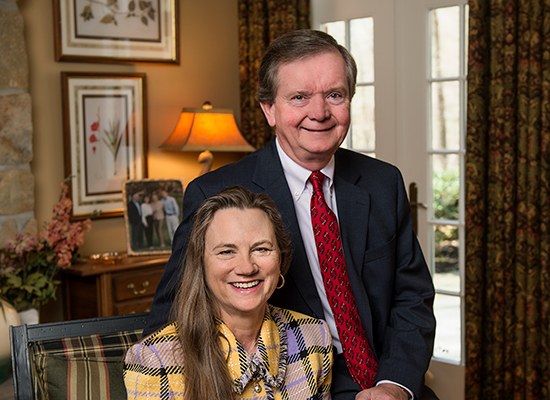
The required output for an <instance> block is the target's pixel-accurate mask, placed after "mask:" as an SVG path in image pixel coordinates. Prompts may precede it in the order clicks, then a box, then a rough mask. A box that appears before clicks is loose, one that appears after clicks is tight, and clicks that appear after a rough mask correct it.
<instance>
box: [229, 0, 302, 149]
mask: <svg viewBox="0 0 550 400" xmlns="http://www.w3.org/2000/svg"><path fill="white" fill-rule="evenodd" d="M309 27H310V13H309V0H239V74H240V88H241V132H242V134H243V136H244V137H245V138H246V140H247V141H248V143H250V144H251V145H252V146H254V147H255V148H256V149H259V148H262V147H264V146H265V145H266V144H267V143H268V142H269V140H270V139H271V138H272V137H273V132H272V129H271V127H270V126H269V124H268V123H267V121H266V120H265V117H264V115H263V112H262V110H261V108H260V105H259V103H258V102H257V101H256V98H255V97H256V89H257V87H258V78H257V74H258V68H259V67H260V61H261V59H262V54H263V52H264V50H265V49H266V47H267V46H268V45H269V44H270V43H271V42H272V41H273V39H275V38H276V37H278V36H280V35H282V34H283V33H286V32H290V31H293V30H297V29H307V28H309Z"/></svg>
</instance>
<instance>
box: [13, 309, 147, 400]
mask: <svg viewBox="0 0 550 400" xmlns="http://www.w3.org/2000/svg"><path fill="white" fill-rule="evenodd" d="M148 315H149V314H148V313H144V314H129V315H122V316H116V317H104V318H92V319H86V320H75V321H66V322H58V323H48V324H37V325H22V326H16V327H13V326H12V327H10V340H11V354H12V368H13V383H14V389H15V399H16V400H18V399H20V400H34V399H50V400H64V399H93V398H97V399H125V398H126V390H125V387H124V382H123V380H122V361H123V359H124V355H125V353H126V350H127V349H128V348H129V347H130V346H132V344H134V343H135V342H137V341H138V340H139V339H141V333H142V331H143V328H144V327H145V325H146V324H147V317H148Z"/></svg>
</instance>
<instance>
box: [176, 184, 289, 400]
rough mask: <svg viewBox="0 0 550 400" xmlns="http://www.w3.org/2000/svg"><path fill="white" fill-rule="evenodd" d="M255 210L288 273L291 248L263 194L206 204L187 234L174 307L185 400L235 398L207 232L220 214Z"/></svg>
mask: <svg viewBox="0 0 550 400" xmlns="http://www.w3.org/2000/svg"><path fill="white" fill-rule="evenodd" d="M229 208H237V209H241V210H248V209H259V210H262V211H264V212H265V213H266V214H267V216H268V217H269V219H270V221H271V223H272V226H273V230H274V232H275V238H276V240H277V245H278V247H279V251H280V257H281V273H282V274H285V273H286V272H287V271H288V268H289V267H290V260H291V257H292V243H291V241H290V238H289V236H288V235H287V233H286V230H285V227H284V224H283V221H282V219H281V215H280V214H279V212H278V210H277V207H276V205H275V203H274V201H273V200H272V199H271V198H270V197H269V196H267V195H266V194H258V193H252V192H250V191H248V190H247V189H245V188H243V187H240V186H231V187H229V188H227V189H224V190H222V191H221V192H219V193H218V194H217V195H215V196H213V197H210V198H208V199H206V200H205V201H204V202H203V203H202V204H201V205H200V207H199V208H198V210H197V213H196V215H195V222H194V224H193V228H192V229H191V233H190V234H189V244H188V247H187V255H186V259H185V271H184V273H183V279H182V282H181V285H180V287H179V290H178V293H177V295H176V299H175V301H174V304H173V308H172V314H173V316H174V318H175V320H176V321H177V323H178V326H179V340H180V342H181V345H182V349H183V360H184V382H185V396H184V397H185V399H186V400H204V399H218V400H222V399H223V400H229V399H231V398H233V390H232V387H233V384H232V381H231V378H230V375H229V371H228V367H227V361H226V358H225V357H224V354H223V351H222V347H221V344H220V337H221V334H220V333H219V330H218V326H217V324H216V316H217V315H216V310H215V306H214V301H215V299H214V297H213V294H212V292H211V290H210V288H209V287H208V285H207V284H206V273H205V263H204V253H205V237H206V231H207V229H208V227H209V226H210V223H211V222H212V219H213V218H214V214H216V212H218V211H219V210H225V209H229Z"/></svg>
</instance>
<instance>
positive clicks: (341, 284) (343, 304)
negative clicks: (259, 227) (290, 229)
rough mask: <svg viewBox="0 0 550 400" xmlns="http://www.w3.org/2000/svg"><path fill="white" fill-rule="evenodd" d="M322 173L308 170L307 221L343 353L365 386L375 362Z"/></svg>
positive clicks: (358, 380)
mask: <svg viewBox="0 0 550 400" xmlns="http://www.w3.org/2000/svg"><path fill="white" fill-rule="evenodd" d="M324 179H325V176H324V175H323V174H322V173H321V172H319V171H316V172H312V173H311V176H310V177H309V181H310V182H311V184H312V185H313V195H312V196H311V223H312V225H313V233H314V234H315V243H316V244H317V254H318V255H319V264H320V266H321V274H322V276H323V283H324V284H325V290H326V293H327V298H328V302H329V304H330V308H331V309H332V312H333V314H334V320H335V322H336V328H337V329H338V335H339V336H340V341H341V342H342V348H343V351H344V357H345V359H346V364H347V366H348V370H349V372H350V374H351V376H352V377H353V380H354V381H355V382H357V383H358V384H360V385H361V388H363V389H368V388H370V387H372V385H373V383H374V377H375V375H376V370H377V368H378V364H377V362H376V360H375V359H374V353H373V352H372V349H371V348H370V345H369V339H368V338H367V334H366V333H365V330H364V329H363V326H362V325H361V321H360V320H359V314H357V306H356V304H355V297H354V296H353V292H352V290H351V284H350V282H349V277H348V270H347V268H346V262H345V260H344V250H343V249H342V240H341V239H340V229H339V228H338V221H337V220H336V216H335V215H334V213H333V212H332V210H331V209H330V207H329V206H328V205H327V204H326V203H325V197H324V195H323V180H324Z"/></svg>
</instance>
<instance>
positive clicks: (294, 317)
mask: <svg viewBox="0 0 550 400" xmlns="http://www.w3.org/2000/svg"><path fill="white" fill-rule="evenodd" d="M270 310H271V311H270V312H271V315H272V316H274V318H276V319H279V320H280V321H281V322H282V323H284V324H285V325H287V329H300V330H306V329H308V330H311V329H316V330H320V331H324V333H325V336H327V337H330V330H329V328H328V325H327V323H326V322H325V321H323V320H322V319H317V318H314V317H310V316H309V315H305V314H302V313H299V312H297V311H292V310H288V309H286V308H279V307H275V306H270Z"/></svg>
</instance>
